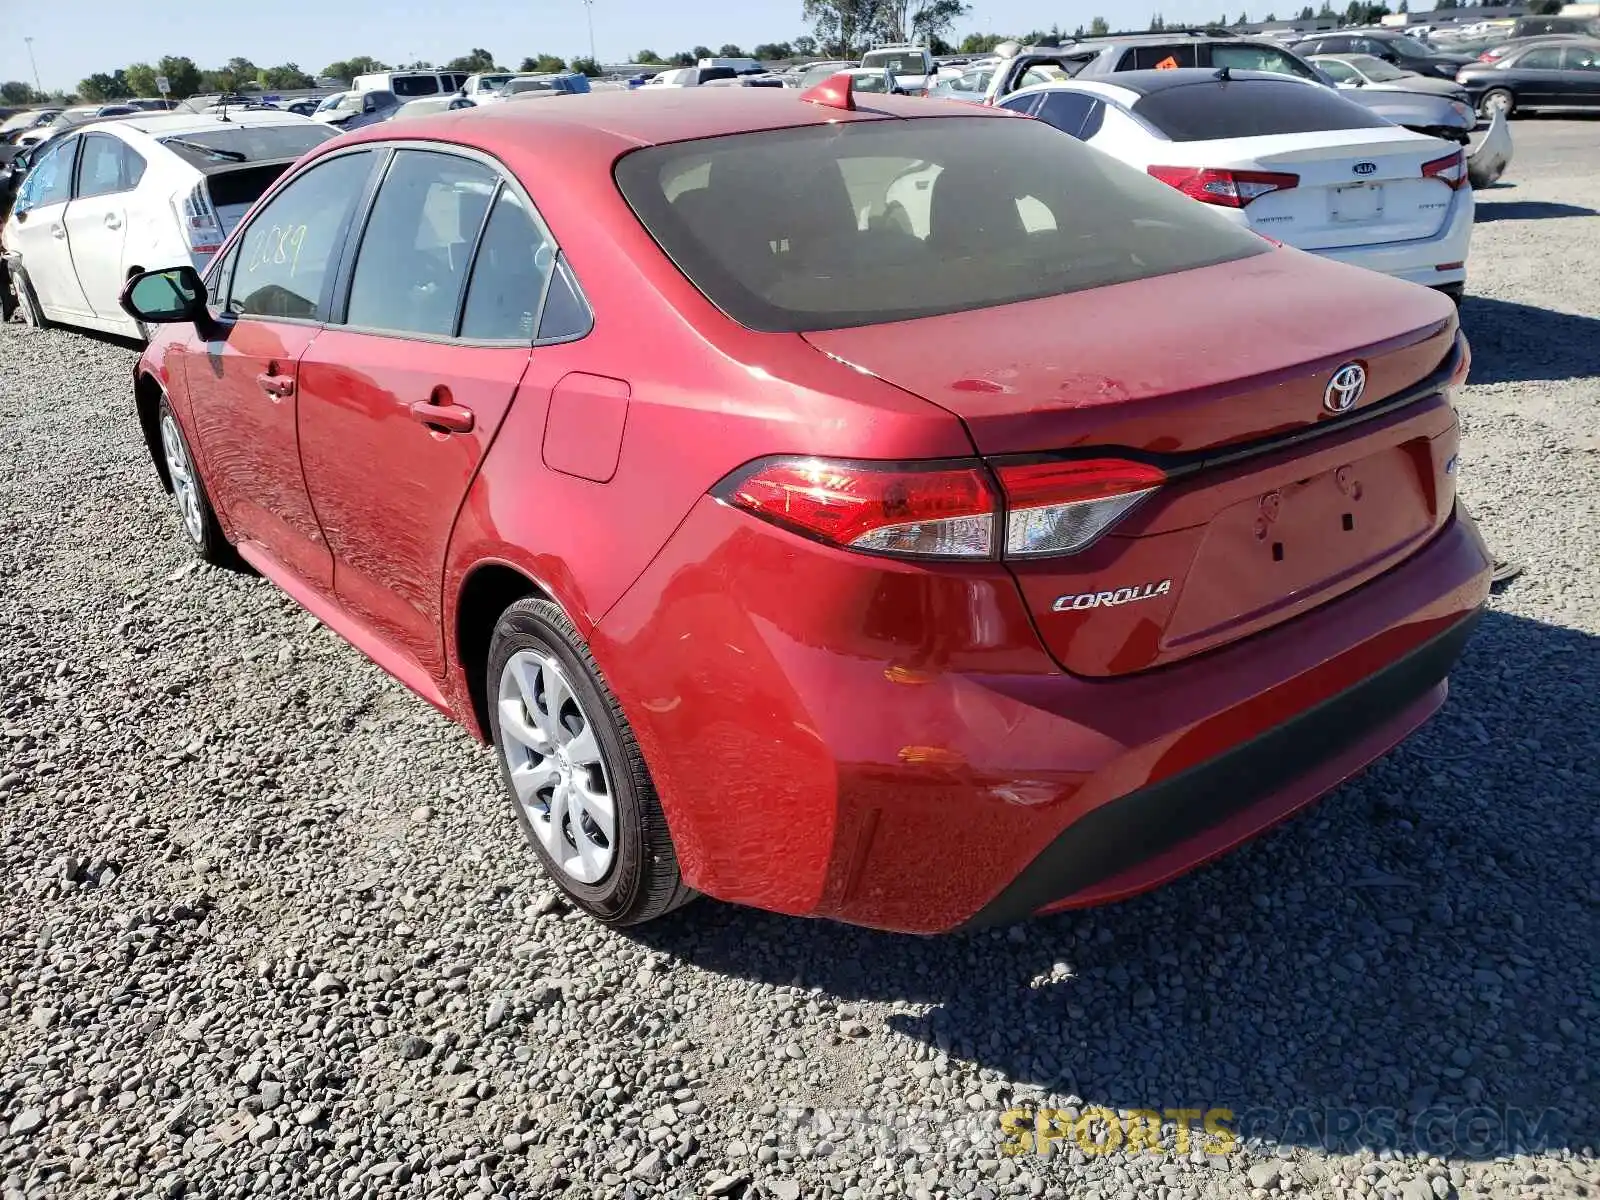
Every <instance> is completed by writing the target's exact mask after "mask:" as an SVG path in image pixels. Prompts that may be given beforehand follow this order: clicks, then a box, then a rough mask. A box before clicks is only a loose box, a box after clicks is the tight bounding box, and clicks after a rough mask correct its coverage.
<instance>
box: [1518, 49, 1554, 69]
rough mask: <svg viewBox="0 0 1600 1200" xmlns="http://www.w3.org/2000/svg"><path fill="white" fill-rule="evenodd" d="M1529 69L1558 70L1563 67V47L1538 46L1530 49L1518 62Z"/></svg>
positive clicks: (1520, 65)
mask: <svg viewBox="0 0 1600 1200" xmlns="http://www.w3.org/2000/svg"><path fill="white" fill-rule="evenodd" d="M1517 66H1519V67H1521V68H1523V69H1524V70H1527V71H1557V70H1560V68H1561V47H1559V46H1538V47H1535V48H1534V49H1532V50H1529V51H1528V52H1527V53H1526V54H1524V55H1523V56H1522V58H1521V59H1520V60H1519V61H1518V62H1517Z"/></svg>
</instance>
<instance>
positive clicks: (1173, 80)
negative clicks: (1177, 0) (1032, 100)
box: [1038, 67, 1302, 97]
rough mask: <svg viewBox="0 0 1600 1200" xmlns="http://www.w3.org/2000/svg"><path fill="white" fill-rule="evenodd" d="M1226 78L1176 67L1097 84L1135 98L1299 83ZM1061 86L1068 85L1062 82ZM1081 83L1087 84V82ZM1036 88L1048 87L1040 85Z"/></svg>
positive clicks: (1260, 74)
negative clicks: (1185, 90)
mask: <svg viewBox="0 0 1600 1200" xmlns="http://www.w3.org/2000/svg"><path fill="white" fill-rule="evenodd" d="M1227 71H1228V75H1227V78H1226V79H1224V78H1223V76H1222V72H1221V69H1219V68H1217V67H1176V68H1169V69H1168V70H1165V71H1155V70H1152V71H1118V72H1117V73H1116V74H1115V75H1113V76H1111V77H1110V78H1109V79H1100V80H1098V81H1097V82H1100V83H1106V84H1110V85H1111V86H1114V87H1118V88H1121V89H1122V90H1123V91H1125V92H1132V93H1133V94H1134V95H1135V96H1139V97H1144V96H1152V95H1154V94H1155V93H1157V92H1167V91H1171V90H1172V89H1173V88H1180V87H1198V86H1204V85H1206V84H1213V85H1221V84H1223V83H1234V84H1237V83H1283V82H1286V81H1287V82H1290V83H1300V82H1302V81H1301V80H1298V79H1294V78H1292V77H1291V76H1288V75H1283V74H1280V73H1279V72H1277V71H1236V70H1233V69H1231V68H1227ZM1061 82H1062V83H1066V82H1069V81H1067V80H1062V81H1061ZM1082 82H1084V83H1088V82H1090V81H1089V80H1087V79H1086V80H1083V81H1082ZM1038 86H1041V87H1043V86H1047V85H1044V84H1040V85H1038Z"/></svg>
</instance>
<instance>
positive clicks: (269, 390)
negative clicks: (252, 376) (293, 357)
mask: <svg viewBox="0 0 1600 1200" xmlns="http://www.w3.org/2000/svg"><path fill="white" fill-rule="evenodd" d="M256 382H257V383H258V384H260V385H261V390H262V391H263V392H265V393H266V394H267V395H269V396H273V397H279V398H281V397H283V396H292V395H294V379H293V378H292V377H290V376H288V375H265V374H263V375H257V376H256Z"/></svg>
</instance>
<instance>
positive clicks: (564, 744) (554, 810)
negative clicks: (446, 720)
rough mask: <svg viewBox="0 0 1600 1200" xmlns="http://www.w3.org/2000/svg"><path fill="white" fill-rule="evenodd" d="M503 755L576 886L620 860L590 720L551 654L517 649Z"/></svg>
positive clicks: (503, 713) (506, 695) (504, 712)
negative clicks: (617, 855)
mask: <svg viewBox="0 0 1600 1200" xmlns="http://www.w3.org/2000/svg"><path fill="white" fill-rule="evenodd" d="M499 716H500V753H502V754H504V755H505V758H506V765H507V766H508V767H509V768H510V773H511V787H512V789H513V790H514V791H515V792H516V797H517V803H518V804H519V805H521V807H522V811H523V813H524V814H525V815H526V816H527V818H528V823H529V824H531V825H532V826H533V832H534V834H535V836H537V837H538V839H539V842H540V844H541V845H542V846H544V848H545V853H547V854H548V855H549V856H550V859H551V861H552V862H554V863H555V864H556V865H557V866H558V867H560V868H561V871H562V873H563V874H565V875H568V876H570V877H571V878H572V879H575V880H577V881H578V882H579V883H597V882H599V881H600V880H601V879H603V878H605V874H606V872H607V871H609V870H610V869H611V864H612V861H613V860H614V859H615V858H616V845H617V808H616V801H615V798H614V796H613V793H612V790H611V779H610V777H609V776H608V775H607V774H606V765H605V763H604V762H603V761H601V758H600V743H599V742H598V741H597V740H596V738H595V733H594V725H593V723H592V722H591V721H590V720H589V714H588V713H586V712H584V711H583V705H581V704H580V703H578V697H577V693H576V692H574V691H573V688H572V683H571V681H570V680H568V678H567V676H566V672H565V671H563V670H562V667H561V664H560V663H559V662H558V661H557V660H556V659H555V658H554V657H553V656H551V655H547V654H541V653H539V652H538V651H535V650H519V651H517V653H515V654H513V655H512V656H511V661H509V662H508V663H506V666H505V670H504V671H502V672H501V673H500V698H499Z"/></svg>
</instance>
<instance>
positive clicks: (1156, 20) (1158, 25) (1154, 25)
mask: <svg viewBox="0 0 1600 1200" xmlns="http://www.w3.org/2000/svg"><path fill="white" fill-rule="evenodd" d="M1166 28H1167V23H1166V22H1165V21H1164V20H1162V19H1161V14H1160V13H1156V14H1155V16H1153V17H1151V18H1150V32H1151V33H1164V32H1165V31H1166Z"/></svg>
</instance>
